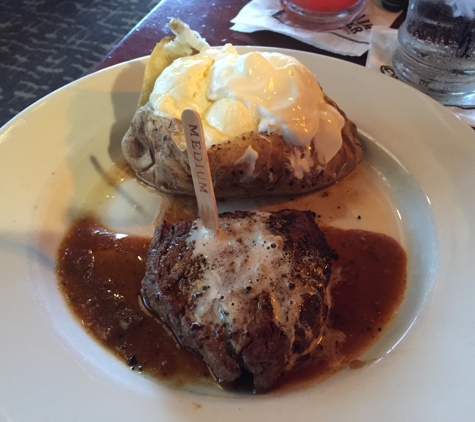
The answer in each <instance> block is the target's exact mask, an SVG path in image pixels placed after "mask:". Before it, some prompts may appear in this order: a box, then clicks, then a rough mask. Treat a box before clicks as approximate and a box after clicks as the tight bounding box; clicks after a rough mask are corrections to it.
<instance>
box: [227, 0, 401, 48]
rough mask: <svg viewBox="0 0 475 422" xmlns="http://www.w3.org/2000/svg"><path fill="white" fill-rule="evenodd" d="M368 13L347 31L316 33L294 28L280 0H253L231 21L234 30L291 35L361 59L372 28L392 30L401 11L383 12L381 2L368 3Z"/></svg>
mask: <svg viewBox="0 0 475 422" xmlns="http://www.w3.org/2000/svg"><path fill="white" fill-rule="evenodd" d="M367 3H368V4H367V11H366V14H364V15H362V16H360V17H359V18H356V19H355V20H354V21H353V22H352V23H350V24H348V25H346V26H344V27H343V28H340V29H337V30H334V31H328V32H316V31H310V30H307V29H303V28H299V27H296V26H292V24H291V23H290V22H289V21H288V20H287V18H286V14H285V12H284V10H282V6H281V5H280V1H279V0H252V1H250V2H249V3H248V4H246V6H244V7H243V8H242V9H241V11H240V12H239V14H238V15H237V16H236V17H235V18H234V19H231V22H232V23H234V26H232V27H231V29H233V30H234V31H239V32H255V31H261V30H268V31H274V32H279V33H281V34H285V35H288V36H290V37H293V38H295V39H297V40H299V41H302V42H304V43H307V44H310V45H313V46H314V47H317V48H321V49H322V50H327V51H331V52H333V53H337V54H344V55H347V56H361V55H363V54H364V53H366V52H367V51H368V49H369V41H370V35H371V26H372V25H379V26H386V27H389V26H390V25H391V24H392V23H393V22H394V20H395V19H396V18H397V17H398V16H399V14H400V13H401V12H398V13H391V12H387V11H385V10H383V8H382V7H381V2H380V0H368V1H367Z"/></svg>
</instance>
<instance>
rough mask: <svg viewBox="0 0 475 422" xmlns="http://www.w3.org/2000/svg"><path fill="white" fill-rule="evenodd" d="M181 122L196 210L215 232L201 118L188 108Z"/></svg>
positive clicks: (216, 224)
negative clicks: (196, 203) (196, 204)
mask: <svg viewBox="0 0 475 422" xmlns="http://www.w3.org/2000/svg"><path fill="white" fill-rule="evenodd" d="M181 122H182V127H183V132H184V133H185V139H186V148H187V150H188V161H189V162H190V168H191V175H192V176H193V186H194V188H195V195H196V200H197V202H198V211H199V214H200V217H201V220H202V221H203V225H204V226H205V227H206V228H207V229H208V230H212V231H213V232H214V233H215V234H217V233H218V230H219V217H218V208H217V206H216V198H215V196H214V188H213V181H212V180H211V172H210V170H209V161H208V152H207V150H206V144H205V140H204V135H203V126H202V124H201V118H200V115H199V114H198V113H197V112H196V111H195V110H193V109H190V108H188V109H186V110H184V111H183V113H182V114H181Z"/></svg>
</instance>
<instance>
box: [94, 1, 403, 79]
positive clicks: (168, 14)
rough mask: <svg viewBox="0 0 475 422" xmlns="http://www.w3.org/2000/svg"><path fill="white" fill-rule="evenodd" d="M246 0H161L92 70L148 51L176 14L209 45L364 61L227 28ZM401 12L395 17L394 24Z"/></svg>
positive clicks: (284, 38) (282, 37) (283, 37)
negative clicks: (268, 49)
mask: <svg viewBox="0 0 475 422" xmlns="http://www.w3.org/2000/svg"><path fill="white" fill-rule="evenodd" d="M248 1H249V0H201V1H199V2H198V1H197V0H162V1H161V2H160V3H159V4H158V5H157V6H156V7H155V8H154V9H153V10H152V11H151V12H150V13H149V14H148V15H147V16H146V17H145V18H144V19H143V20H142V21H141V22H139V24H138V25H137V26H136V27H135V28H134V29H133V30H132V31H131V32H130V33H129V34H128V35H127V36H126V37H124V38H123V39H122V40H121V41H120V42H119V43H118V44H117V46H116V47H114V48H113V49H112V50H111V51H110V52H109V53H108V54H107V55H106V56H105V57H104V59H103V60H102V61H101V62H100V63H99V64H98V65H97V66H95V67H94V68H93V69H92V70H91V71H96V70H100V69H103V68H106V67H109V66H112V65H114V64H117V63H121V62H124V61H127V60H131V59H135V58H138V57H143V56H146V55H148V54H150V53H151V51H152V49H153V47H154V46H155V44H156V43H157V42H158V41H159V40H160V39H162V38H163V37H165V36H167V35H169V34H170V30H169V29H168V27H167V26H166V24H167V23H168V22H169V21H170V19H171V18H173V17H177V18H180V19H181V20H182V21H184V22H186V23H187V24H188V25H189V26H190V27H191V28H192V29H194V30H196V31H198V32H199V33H200V34H201V35H202V36H203V37H204V38H206V40H207V41H208V43H209V44H210V45H223V44H225V43H231V44H234V45H259V46H265V47H279V48H290V49H295V50H303V51H309V52H312V53H318V54H324V55H326V56H331V57H337V58H340V59H344V60H348V61H351V62H353V63H357V64H360V65H363V66H364V64H365V63H366V54H365V55H363V56H360V57H350V56H342V55H339V54H333V53H330V52H328V51H324V50H321V49H318V48H315V47H313V46H311V45H308V44H305V43H302V42H300V41H297V40H295V39H293V38H291V37H288V36H286V35H282V34H277V33H274V32H270V31H257V32H253V33H242V32H236V31H232V30H230V27H231V26H232V25H233V24H232V23H231V22H230V21H231V19H232V18H234V17H235V16H236V15H237V14H238V12H239V11H240V10H241V9H242V7H243V6H244V5H245V4H246V3H248ZM403 20H404V18H403V14H402V15H401V16H399V18H398V19H397V20H396V21H395V23H394V25H393V27H395V28H397V27H399V25H400V24H401V23H402V22H403Z"/></svg>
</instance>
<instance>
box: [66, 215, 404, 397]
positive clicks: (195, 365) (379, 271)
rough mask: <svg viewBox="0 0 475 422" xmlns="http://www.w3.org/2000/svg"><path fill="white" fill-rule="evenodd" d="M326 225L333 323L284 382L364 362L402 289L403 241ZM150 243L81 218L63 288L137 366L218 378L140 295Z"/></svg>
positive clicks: (165, 374) (186, 381)
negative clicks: (333, 256)
mask: <svg viewBox="0 0 475 422" xmlns="http://www.w3.org/2000/svg"><path fill="white" fill-rule="evenodd" d="M322 230H323V231H324V233H325V235H326V237H327V241H328V243H329V244H330V246H331V247H332V248H333V249H335V251H336V252H337V254H338V259H337V260H336V261H334V262H333V273H332V279H331V282H330V292H331V307H330V313H329V317H328V324H327V327H326V328H325V331H324V334H323V336H322V339H321V342H320V344H319V347H318V348H317V349H316V351H315V352H314V353H313V354H312V355H310V356H308V358H306V359H304V360H303V361H302V362H300V364H299V366H298V368H297V369H296V370H295V371H293V372H292V373H290V374H288V375H286V376H285V377H284V378H283V379H282V381H281V383H280V388H285V387H289V386H293V385H296V384H299V385H300V384H302V383H303V382H306V381H313V382H315V381H316V380H321V379H323V378H325V377H327V376H329V375H331V374H332V373H334V372H336V371H338V370H339V369H341V368H342V367H344V366H346V365H350V367H352V368H356V367H359V366H361V365H363V364H364V363H361V362H360V361H357V360H356V359H357V357H358V356H359V355H361V353H362V352H363V351H364V350H366V349H367V348H368V347H369V346H370V345H371V344H373V343H374V342H375V341H376V340H377V339H378V338H379V337H380V335H381V333H382V332H383V331H384V328H385V327H386V326H387V324H388V323H389V322H390V321H391V319H392V318H393V317H394V315H395V313H396V311H397V309H398V307H399V304H400V303H401V301H402V299H403V297H404V291H405V286H406V255H405V252H404V250H403V249H402V248H401V246H400V245H399V243H398V242H396V241H395V240H393V239H392V238H390V237H388V236H385V235H381V234H377V233H373V232H368V231H363V230H341V229H336V228H328V227H322ZM149 243H150V239H149V238H144V237H137V236H131V235H125V234H121V233H116V232H113V231H110V230H108V229H107V228H105V227H103V225H102V224H101V223H100V222H99V221H98V220H97V219H95V218H93V217H84V218H79V219H77V220H76V221H74V222H73V223H72V225H71V226H70V228H69V230H68V232H67V234H66V236H65V237H64V239H63V242H62V244H61V247H60V249H59V251H58V259H57V262H58V265H57V273H58V279H59V285H60V289H61V291H62V292H63V294H64V295H65V297H66V299H67V302H68V304H69V306H70V308H71V310H72V312H73V313H74V314H75V316H76V317H77V318H79V319H80V320H81V321H82V323H83V325H84V327H85V328H86V330H87V331H88V332H89V334H90V335H92V336H93V337H94V338H95V339H96V340H97V341H99V342H100V343H101V344H102V345H103V346H105V347H106V348H107V349H109V350H110V351H111V352H112V353H113V354H115V355H116V356H118V357H119V358H120V359H122V360H123V361H124V362H125V363H126V364H127V365H128V366H129V367H130V368H131V369H135V370H137V371H139V372H143V373H144V374H146V375H147V374H149V375H150V376H153V377H156V378H158V379H161V380H164V381H167V382H168V383H170V384H172V385H173V386H175V387H185V388H186V387H189V386H200V385H207V386H209V385H212V384H213V383H214V381H213V378H212V375H211V374H210V373H209V371H208V369H207V367H206V365H205V364H204V363H203V362H202V361H201V359H200V358H199V357H197V356H196V355H194V354H193V353H191V352H189V351H188V350H186V349H184V348H182V347H179V345H178V344H177V342H176V340H175V338H174V337H173V335H172V334H171V333H170V332H169V330H168V329H167V328H166V327H164V326H163V325H162V324H161V323H160V322H159V321H157V320H156V319H155V318H154V317H153V315H151V314H150V313H149V312H148V311H147V310H146V309H145V307H144V306H143V304H142V303H141V300H140V285H141V281H142V278H143V275H144V273H145V263H146V258H147V252H148V247H149ZM243 385H244V387H242V386H241V385H239V383H237V384H236V385H234V386H228V387H230V388H232V389H242V388H244V389H245V386H246V383H243ZM278 388H279V387H278Z"/></svg>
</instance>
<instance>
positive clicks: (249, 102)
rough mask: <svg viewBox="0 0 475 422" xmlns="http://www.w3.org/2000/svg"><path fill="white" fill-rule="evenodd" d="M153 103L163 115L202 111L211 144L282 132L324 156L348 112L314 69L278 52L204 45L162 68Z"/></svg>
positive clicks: (337, 141) (333, 147)
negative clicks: (329, 96) (328, 98)
mask: <svg viewBox="0 0 475 422" xmlns="http://www.w3.org/2000/svg"><path fill="white" fill-rule="evenodd" d="M150 102H151V104H152V106H153V108H154V111H155V113H156V114H157V115H159V116H162V117H173V118H177V119H180V118H181V113H182V111H183V110H184V109H186V108H194V109H195V110H197V111H198V112H199V113H200V115H201V117H202V120H203V127H204V131H205V137H206V143H207V145H208V146H210V145H212V144H216V143H220V142H224V141H226V140H227V139H230V138H232V137H235V136H239V135H241V134H243V133H246V132H250V131H255V132H261V133H272V132H276V131H278V132H280V133H281V134H282V137H283V139H284V141H285V142H286V143H287V144H289V145H293V146H298V147H302V146H304V147H308V148H309V149H312V148H315V149H317V150H318V153H319V154H320V156H321V161H322V162H323V163H326V162H328V161H330V160H331V158H332V157H333V156H334V155H335V154H336V153H337V152H338V150H339V149H340V148H341V145H342V138H341V129H342V128H343V125H344V119H343V117H342V116H341V114H340V113H339V112H338V111H337V110H336V109H335V108H334V107H332V106H331V105H329V104H328V103H326V102H325V100H324V94H323V91H322V89H321V88H320V85H319V84H318V81H317V79H316V77H315V75H314V74H313V73H312V72H311V71H310V70H309V69H308V68H307V67H305V66H304V65H303V64H302V63H300V62H299V61H298V60H297V59H295V58H293V57H290V56H287V55H284V54H281V53H277V52H251V53H246V54H238V52H237V51H236V49H235V48H234V47H233V46H232V45H231V44H226V45H225V46H224V47H221V48H208V47H204V48H203V49H202V50H201V51H200V52H199V53H198V54H195V55H192V56H186V57H181V58H178V59H176V60H174V61H173V63H172V64H171V65H170V66H168V67H167V68H166V69H165V70H164V71H163V72H162V73H161V75H160V76H159V77H158V78H157V80H156V82H155V86H154V89H153V92H152V94H151V95H150Z"/></svg>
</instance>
